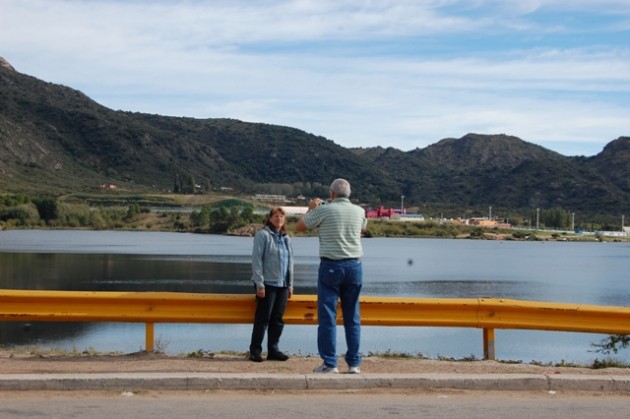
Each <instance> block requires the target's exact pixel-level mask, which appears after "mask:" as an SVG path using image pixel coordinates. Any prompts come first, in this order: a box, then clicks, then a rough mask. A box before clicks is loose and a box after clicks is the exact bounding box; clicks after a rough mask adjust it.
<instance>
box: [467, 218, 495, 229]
mask: <svg viewBox="0 0 630 419" xmlns="http://www.w3.org/2000/svg"><path fill="white" fill-rule="evenodd" d="M465 224H468V225H471V226H479V227H497V225H498V224H499V223H498V222H497V220H491V219H488V218H486V217H477V218H468V219H467V220H466V223H465Z"/></svg>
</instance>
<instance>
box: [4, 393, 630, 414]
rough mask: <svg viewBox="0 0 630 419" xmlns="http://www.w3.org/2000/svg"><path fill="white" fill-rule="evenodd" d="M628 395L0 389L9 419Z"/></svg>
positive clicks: (520, 406) (462, 409)
mask: <svg viewBox="0 0 630 419" xmlns="http://www.w3.org/2000/svg"><path fill="white" fill-rule="evenodd" d="M629 402H630V398H629V397H628V396H627V395H619V394H615V395H605V394H601V393H572V394H553V393H549V392H536V393H533V392H478V391H457V392H455V391H408V390H407V391H387V392H384V391H376V392H373V391H338V392H332V391H321V392H320V391H317V392H313V391H308V392H304V391H301V392H295V391H210V392H157V391H149V392H142V393H140V394H134V393H124V392H74V391H70V392H38V391H35V392H30V391H29V392H0V417H1V418H3V419H6V418H40V417H41V418H72V417H77V418H79V417H80V418H84V417H85V418H94V419H98V418H123V417H124V418H177V417H179V418H201V417H204V418H244V417H255V418H257V419H258V418H273V419H281V418H300V419H308V418H322V417H324V418H326V417H327V418H336V417H341V418H345V419H352V418H361V419H365V418H387V417H392V418H418V417H425V418H458V417H465V418H467V419H475V418H480V419H481V418H483V419H488V418H503V419H509V418H514V419H520V418H537V419H545V418H550V419H551V418H553V419H565V418H566V419H569V418H571V419H573V418H589V419H590V418H621V417H627V415H628V406H629Z"/></svg>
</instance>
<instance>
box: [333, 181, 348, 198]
mask: <svg viewBox="0 0 630 419" xmlns="http://www.w3.org/2000/svg"><path fill="white" fill-rule="evenodd" d="M330 190H331V191H333V192H334V193H335V195H336V196H337V197H338V198H350V193H351V192H352V191H351V190H350V182H348V181H347V180H345V179H341V178H340V179H335V180H333V183H331V184H330Z"/></svg>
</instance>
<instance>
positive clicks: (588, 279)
mask: <svg viewBox="0 0 630 419" xmlns="http://www.w3.org/2000/svg"><path fill="white" fill-rule="evenodd" d="M251 246H252V239H251V238H239V237H223V236H204V235H189V234H177V233H159V234H156V233H141V232H85V231H83V232H75V231H45V232H44V231H42V232H37V231H5V232H2V233H0V288H5V289H25V290H38V289H46V290H76V291H170V292H198V293H229V294H247V293H251V292H252V285H251V280H250V276H251V266H250V263H251V256H250V254H251ZM317 246H318V244H317V239H316V238H296V239H294V249H295V254H296V266H295V291H296V294H316V293H317V269H318V264H319V259H318V257H317ZM364 250H365V257H364V295H371V296H387V297H392V296H394V297H395V296H401V297H420V298H482V297H487V298H508V299H518V300H530V301H555V302H569V303H574V304H598V305H612V306H630V283H628V281H627V273H628V272H630V257H629V256H630V245H628V244H625V243H624V244H599V243H588V244H585V243H581V244H578V243H544V244H541V243H524V242H511V243H507V242H505V243H502V242H491V241H467V240H435V239H433V240H422V239H370V240H365V241H364ZM143 327H144V326H143V325H140V324H116V323H112V324H110V323H93V324H84V323H39V324H35V323H33V324H26V323H13V322H6V323H2V324H0V339H1V340H0V344H2V345H5V346H11V345H28V344H45V345H47V346H53V347H57V346H63V347H65V348H68V347H70V348H71V349H72V348H73V347H74V346H76V347H78V348H79V349H80V350H82V349H85V348H87V347H94V348H96V349H97V350H103V351H105V350H117V351H125V352H127V351H137V350H138V349H140V345H141V344H139V343H138V342H142V341H143V333H144V329H143ZM156 327H157V329H156V336H160V334H161V333H164V336H165V337H164V338H165V339H167V340H168V339H170V340H172V342H173V343H172V345H171V346H170V347H169V349H170V350H172V351H173V352H174V353H181V352H184V351H192V350H196V349H199V348H205V349H209V348H208V346H211V348H212V349H213V350H244V348H246V347H247V344H248V342H247V339H248V335H249V333H250V332H251V330H250V326H249V325H156ZM499 333H500V334H501V335H503V334H506V335H507V336H508V337H509V339H501V340H499V339H498V340H497V341H498V342H500V343H499V346H498V348H497V350H498V351H500V352H499V353H498V356H499V357H501V356H502V354H503V356H504V357H507V358H508V359H524V360H527V359H534V360H539V361H545V360H551V361H553V360H556V361H557V360H559V359H569V360H577V361H579V360H580V359H584V358H590V357H594V356H593V355H592V354H590V353H588V350H589V349H590V346H589V342H595V341H598V340H599V337H598V336H595V335H580V334H576V333H565V334H560V333H551V332H530V333H533V334H534V335H535V336H541V338H539V339H537V338H530V339H526V340H525V341H523V339H522V338H521V339H519V336H523V332H522V331H505V332H503V331H501V332H499ZM544 333H547V334H544ZM543 334H544V335H543ZM478 335H479V331H478V330H470V329H467V330H461V329H453V328H446V329H443V328H395V327H389V328H388V327H370V328H366V329H365V335H364V336H365V337H364V344H363V345H362V349H363V350H365V351H366V352H367V351H374V352H378V351H386V350H389V349H391V350H393V351H397V352H408V353H417V352H423V353H425V354H427V355H430V356H431V355H436V353H437V354H442V355H448V356H455V357H457V356H469V355H470V354H473V353H474V354H476V355H477V356H478V357H480V356H481V355H480V353H479V351H480V345H479V342H480V339H481V338H480V337H479V336H478ZM287 336H290V338H287V341H286V345H287V348H286V349H287V350H288V351H290V352H294V353H299V352H302V353H312V352H314V351H316V344H315V340H314V336H315V334H314V332H313V330H312V327H309V326H292V327H291V328H290V333H289V334H288V335H287ZM542 336H544V338H542ZM543 341H544V344H545V346H544V347H543V346H542V342H543ZM191 345H193V346H191ZM213 345H214V346H213ZM341 346H343V343H342V344H341ZM309 348H310V350H309ZM506 348H508V349H506ZM554 348H557V349H554ZM569 348H572V349H571V351H572V352H569V350H570V349H569ZM554 350H555V351H556V352H554ZM432 351H434V352H432ZM455 352H456V353H455ZM567 354H571V356H568V355H567ZM580 357H582V358H580Z"/></svg>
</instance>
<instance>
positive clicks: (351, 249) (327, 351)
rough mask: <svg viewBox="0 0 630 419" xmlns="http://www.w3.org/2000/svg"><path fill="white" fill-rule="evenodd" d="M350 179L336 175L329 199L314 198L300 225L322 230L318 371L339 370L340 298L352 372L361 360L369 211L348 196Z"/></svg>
mask: <svg viewBox="0 0 630 419" xmlns="http://www.w3.org/2000/svg"><path fill="white" fill-rule="evenodd" d="M350 192H351V191H350V183H349V182H348V181H347V180H345V179H336V180H335V181H333V183H332V184H331V185H330V204H328V205H322V204H323V203H324V201H322V200H321V199H319V198H315V199H313V200H311V201H310V202H309V204H308V207H309V209H308V211H307V212H306V214H305V215H304V217H303V218H302V219H301V220H300V221H298V223H297V226H296V229H297V230H298V231H301V232H304V231H307V230H310V229H313V228H317V229H318V230H319V256H320V264H319V275H318V280H317V318H318V323H319V324H318V328H317V348H318V350H319V356H320V357H321V358H322V359H323V361H324V362H323V364H322V365H321V366H319V367H317V368H315V369H314V370H313V372H316V373H334V374H336V373H338V372H339V370H338V369H337V348H336V343H337V301H338V300H339V299H341V311H342V314H343V326H344V330H345V334H346V345H347V346H348V351H347V352H346V356H345V360H346V363H347V364H348V372H349V373H350V374H358V373H360V372H361V371H360V370H359V365H360V364H361V355H360V354H359V345H360V343H361V316H360V311H359V294H360V293H361V286H362V284H363V266H362V264H361V259H360V258H361V256H363V248H362V247H361V233H362V232H363V231H364V230H365V228H366V226H367V219H366V218H365V211H364V210H363V209H362V208H361V207H359V206H358V205H354V204H352V203H351V202H350V199H349V198H350Z"/></svg>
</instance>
